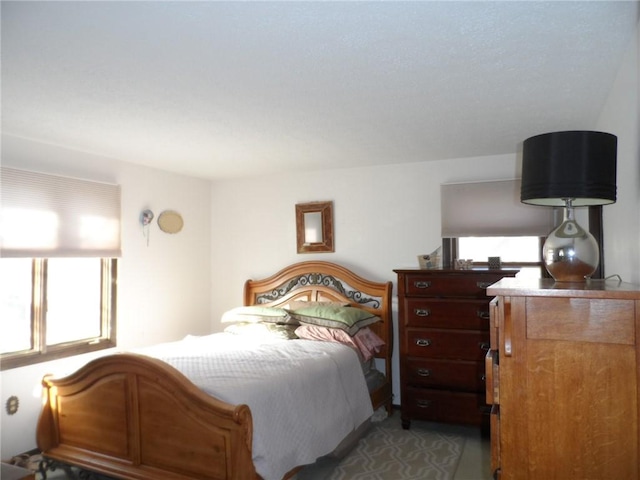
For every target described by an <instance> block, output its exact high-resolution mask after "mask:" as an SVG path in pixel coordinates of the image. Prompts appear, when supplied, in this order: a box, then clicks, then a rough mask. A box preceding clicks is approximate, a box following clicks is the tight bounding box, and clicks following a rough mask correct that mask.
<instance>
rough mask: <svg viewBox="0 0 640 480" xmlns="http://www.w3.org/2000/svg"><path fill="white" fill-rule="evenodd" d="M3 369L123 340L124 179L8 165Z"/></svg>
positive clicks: (2, 254) (2, 263)
mask: <svg viewBox="0 0 640 480" xmlns="http://www.w3.org/2000/svg"><path fill="white" fill-rule="evenodd" d="M0 183H1V184H2V188H1V189H0V369H2V370H6V369H9V368H15V367H21V366H24V365H31V364H34V363H38V362H44V361H49V360H54V359H58V358H62V357H68V356H71V355H77V354H81V353H87V352H92V351H95V350H101V349H105V348H110V347H114V346H115V345H116V308H115V305H116V280H117V260H116V259H117V257H119V256H120V255H121V242H120V209H121V206H120V186H119V185H116V184H113V183H103V182H95V181H90V180H83V179H78V178H71V177H64V176H59V175H49V174H45V173H39V172H31V171H26V170H19V169H14V168H6V167H2V168H0Z"/></svg>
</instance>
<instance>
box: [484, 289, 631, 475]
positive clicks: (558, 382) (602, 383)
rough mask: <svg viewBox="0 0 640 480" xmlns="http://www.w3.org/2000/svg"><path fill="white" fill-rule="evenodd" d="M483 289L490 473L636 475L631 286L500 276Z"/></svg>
mask: <svg viewBox="0 0 640 480" xmlns="http://www.w3.org/2000/svg"><path fill="white" fill-rule="evenodd" d="M487 293H488V294H489V295H494V296H495V299H494V300H492V302H491V351H490V352H489V353H488V354H487V357H486V363H487V373H488V376H487V392H486V393H487V403H491V404H493V408H492V415H491V452H492V459H491V468H492V471H493V472H494V477H495V478H498V479H501V480H509V479H518V480H538V479H540V480H552V479H558V480H566V479H588V480H599V479H602V480H611V479H614V478H615V479H623V478H625V479H637V478H640V468H639V466H638V461H639V460H640V455H639V448H640V444H639V439H638V419H639V411H638V410H639V408H640V405H639V396H640V390H639V385H640V377H639V366H640V352H639V351H638V343H639V339H640V286H636V285H630V284H625V283H619V282H617V281H606V282H605V281H603V280H592V281H590V282H588V283H586V284H574V283H569V284H567V283H565V284H563V283H555V284H554V282H553V281H552V280H531V281H525V280H517V279H504V280H502V281H500V282H498V283H497V284H495V285H493V286H491V287H490V288H489V289H488V290H487Z"/></svg>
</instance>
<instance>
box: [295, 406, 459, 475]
mask: <svg viewBox="0 0 640 480" xmlns="http://www.w3.org/2000/svg"><path fill="white" fill-rule="evenodd" d="M464 443H465V438H464V436H461V435H455V434H451V433H443V432H441V431H438V428H437V424H432V423H428V422H417V421H414V422H412V423H411V428H410V429H409V430H404V429H403V428H402V426H401V423H400V414H399V413H397V412H396V413H394V415H392V416H391V417H389V418H387V419H385V420H384V421H382V422H377V423H374V424H373V426H372V428H371V430H369V433H368V434H367V435H366V436H365V437H364V438H362V439H361V440H360V442H359V443H358V445H357V446H356V447H355V448H354V449H353V450H352V451H351V452H350V453H349V454H348V455H347V456H346V457H344V458H343V459H342V460H335V459H321V460H319V461H318V462H317V463H316V464H314V465H311V466H308V467H305V468H304V469H302V470H301V471H300V472H298V474H297V475H296V476H295V477H294V479H295V480H431V479H433V480H451V479H453V476H454V474H455V472H456V468H457V466H458V461H459V460H460V457H461V455H462V451H463V449H464Z"/></svg>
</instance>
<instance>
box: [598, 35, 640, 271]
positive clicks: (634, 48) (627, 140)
mask: <svg viewBox="0 0 640 480" xmlns="http://www.w3.org/2000/svg"><path fill="white" fill-rule="evenodd" d="M597 128H598V129H600V130H602V131H605V132H610V133H613V134H615V135H617V136H618V201H617V202H616V203H615V204H614V205H607V206H605V207H603V217H604V233H605V237H604V244H605V275H613V274H618V275H620V276H621V277H622V279H623V280H624V281H626V282H631V283H636V284H640V23H639V24H638V28H637V29H636V35H635V36H634V37H633V39H632V40H631V41H630V42H629V48H628V49H627V52H626V54H625V59H624V62H623V64H622V67H621V68H620V70H619V72H618V74H617V76H616V80H615V83H614V85H613V88H612V89H611V93H610V95H609V98H608V100H607V103H606V104H605V106H604V108H603V109H602V113H601V115H600V119H599V121H598V126H597Z"/></svg>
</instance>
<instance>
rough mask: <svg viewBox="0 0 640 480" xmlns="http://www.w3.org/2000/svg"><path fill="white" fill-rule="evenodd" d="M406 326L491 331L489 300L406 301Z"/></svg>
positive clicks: (413, 299) (411, 299) (418, 299)
mask: <svg viewBox="0 0 640 480" xmlns="http://www.w3.org/2000/svg"><path fill="white" fill-rule="evenodd" d="M405 302H406V303H405V305H406V308H405V311H406V318H405V322H406V323H405V324H406V325H407V326H409V327H432V328H458V329H462V330H488V329H489V302H488V301H487V300H462V299H459V300H441V299H437V298H433V299H428V298H407V299H405Z"/></svg>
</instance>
